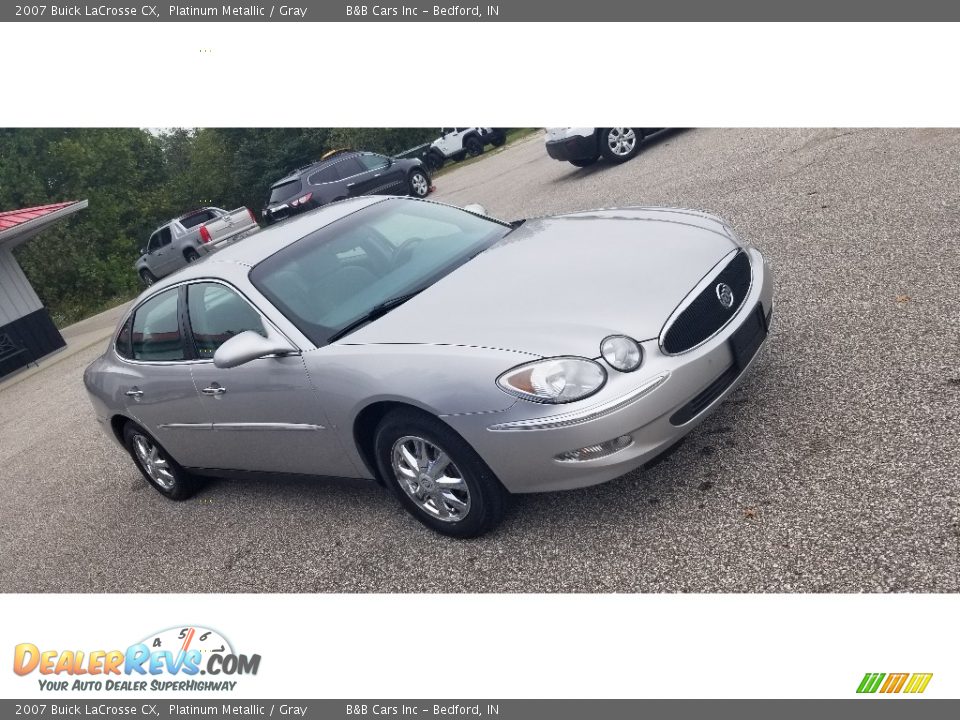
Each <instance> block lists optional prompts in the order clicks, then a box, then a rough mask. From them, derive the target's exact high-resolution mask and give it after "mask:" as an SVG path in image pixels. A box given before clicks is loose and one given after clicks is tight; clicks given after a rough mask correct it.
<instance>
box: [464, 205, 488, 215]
mask: <svg viewBox="0 0 960 720" xmlns="http://www.w3.org/2000/svg"><path fill="white" fill-rule="evenodd" d="M463 209H464V210H466V211H467V212H468V213H473V214H474V215H486V214H487V209H486V208H485V207H484V206H483V205H479V204H478V203H472V204H470V205H464V206H463Z"/></svg>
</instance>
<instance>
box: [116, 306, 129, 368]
mask: <svg viewBox="0 0 960 720" xmlns="http://www.w3.org/2000/svg"><path fill="white" fill-rule="evenodd" d="M132 325H133V315H131V316H130V317H128V318H127V321H126V322H125V323H124V324H123V327H121V328H120V332H118V333H117V342H116V348H117V355H119V356H120V357H124V358H127V359H128V360H129V359H130V358H131V357H132V355H131V354H130V328H131V326H132Z"/></svg>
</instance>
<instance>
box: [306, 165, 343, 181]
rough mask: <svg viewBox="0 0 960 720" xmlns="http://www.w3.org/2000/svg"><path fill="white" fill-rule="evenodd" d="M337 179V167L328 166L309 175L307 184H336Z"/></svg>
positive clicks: (338, 177)
mask: <svg viewBox="0 0 960 720" xmlns="http://www.w3.org/2000/svg"><path fill="white" fill-rule="evenodd" d="M339 179H340V176H339V175H338V174H337V166H336V165H328V166H327V167H325V168H323V169H322V170H319V171H318V172H315V173H314V174H313V175H311V176H310V179H309V180H308V181H307V182H309V183H310V184H311V185H320V184H322V183H331V182H336V181H337V180H339Z"/></svg>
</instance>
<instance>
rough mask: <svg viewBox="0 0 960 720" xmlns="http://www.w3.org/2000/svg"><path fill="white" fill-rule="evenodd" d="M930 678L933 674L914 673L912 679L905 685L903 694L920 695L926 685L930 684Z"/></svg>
mask: <svg viewBox="0 0 960 720" xmlns="http://www.w3.org/2000/svg"><path fill="white" fill-rule="evenodd" d="M932 677H933V673H914V674H913V677H911V678H910V682H909V683H907V688H906V690H904V692H907V693H922V692H923V691H924V690H926V689H927V685H929V684H930V678H932Z"/></svg>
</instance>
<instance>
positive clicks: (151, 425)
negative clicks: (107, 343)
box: [117, 287, 212, 467]
mask: <svg viewBox="0 0 960 720" xmlns="http://www.w3.org/2000/svg"><path fill="white" fill-rule="evenodd" d="M182 295H183V291H182V288H180V287H175V288H171V289H169V290H164V291H163V292H160V293H158V294H156V295H154V296H152V297H150V298H148V299H147V300H145V301H144V302H143V303H141V304H140V305H139V306H138V307H137V308H136V309H135V310H134V312H133V313H132V314H131V316H130V318H128V320H127V322H126V323H125V324H124V327H123V329H122V330H121V332H120V334H119V336H118V339H117V354H118V355H120V357H121V358H122V359H123V360H124V362H123V365H122V367H123V373H122V374H121V376H120V379H119V380H118V391H119V392H120V393H122V394H123V395H122V397H123V400H124V402H125V405H126V410H127V413H128V414H129V416H130V417H131V418H133V420H135V421H136V422H137V423H139V424H140V425H141V426H142V427H144V428H145V429H146V430H147V431H148V432H149V433H150V434H151V435H153V436H154V437H155V438H156V439H157V440H158V441H159V442H160V444H161V445H163V447H165V448H166V449H167V451H168V452H169V453H170V454H171V455H172V456H173V458H174V459H175V460H176V461H177V462H179V463H180V464H181V465H186V466H188V467H189V466H193V465H196V464H198V463H201V462H202V460H203V449H204V447H205V446H206V444H207V443H208V442H209V440H210V435H211V430H212V425H211V422H210V420H209V418H208V414H207V409H206V408H205V407H204V405H203V403H202V402H201V398H200V394H199V393H198V392H197V388H196V386H195V385H194V383H193V375H192V373H191V372H190V360H189V357H188V353H187V348H186V341H185V332H184V326H183V323H182V303H183V297H182Z"/></svg>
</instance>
